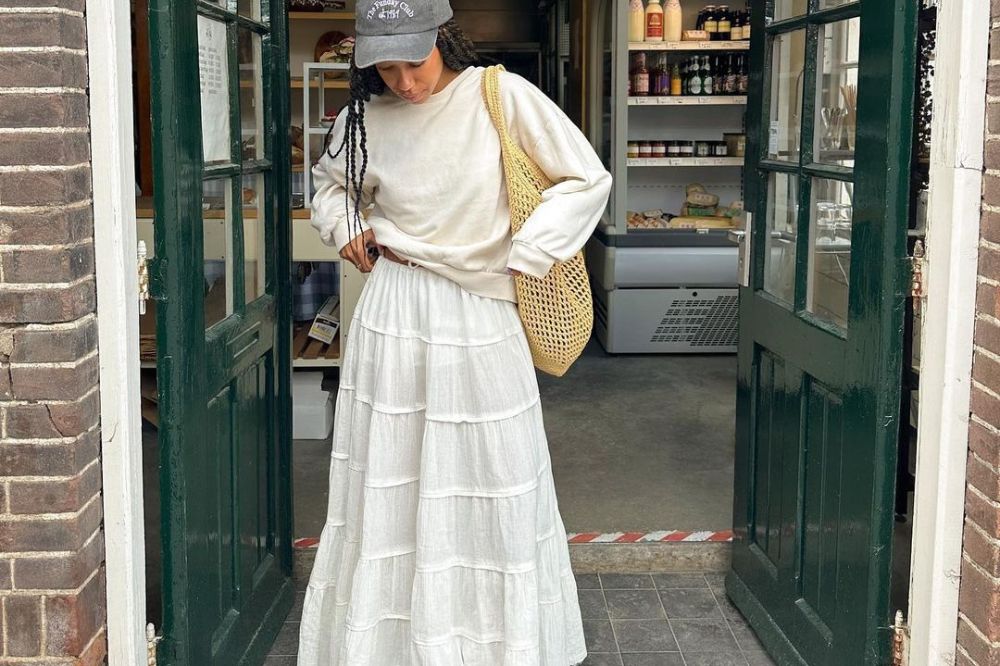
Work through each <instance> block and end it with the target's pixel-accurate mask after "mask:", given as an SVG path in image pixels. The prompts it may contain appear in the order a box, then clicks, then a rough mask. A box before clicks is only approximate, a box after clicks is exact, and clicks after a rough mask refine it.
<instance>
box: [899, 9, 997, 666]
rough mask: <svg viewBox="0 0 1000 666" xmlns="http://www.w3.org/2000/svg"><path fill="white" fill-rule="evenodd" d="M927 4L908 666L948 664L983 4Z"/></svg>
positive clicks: (973, 243)
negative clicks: (926, 136) (925, 173)
mask: <svg viewBox="0 0 1000 666" xmlns="http://www.w3.org/2000/svg"><path fill="white" fill-rule="evenodd" d="M938 5H939V7H938V26H937V54H936V56H935V72H934V84H933V85H934V92H933V95H934V119H933V125H932V142H931V151H932V152H931V166H930V199H929V202H928V228H927V253H928V254H927V279H926V290H927V301H926V307H925V309H924V312H925V316H924V317H923V329H922V337H921V343H920V346H921V349H922V350H923V353H922V354H921V362H920V405H919V409H918V424H917V438H918V441H917V472H916V491H915V494H914V498H915V505H914V517H913V548H912V554H911V567H912V568H911V572H910V609H909V624H910V653H909V658H910V663H911V664H914V665H915V666H922V665H923V664H935V665H937V664H953V663H954V662H955V647H956V642H957V631H958V586H959V577H960V574H961V564H962V531H963V522H964V517H965V484H966V469H965V468H966V456H967V455H968V440H969V395H970V386H971V383H972V377H971V375H972V348H973V333H974V328H975V318H976V276H977V270H978V254H979V220H980V215H981V205H982V194H981V193H982V189H981V188H982V175H983V136H984V123H985V115H986V68H987V57H988V56H987V54H988V52H989V36H990V21H989V14H990V3H988V2H984V0H945V1H943V2H939V3H938ZM931 352H933V353H931ZM903 425H904V427H905V425H906V424H903Z"/></svg>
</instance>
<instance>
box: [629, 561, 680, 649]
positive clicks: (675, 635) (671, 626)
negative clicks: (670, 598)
mask: <svg viewBox="0 0 1000 666" xmlns="http://www.w3.org/2000/svg"><path fill="white" fill-rule="evenodd" d="M650 578H652V576H650ZM653 586H654V587H656V580H655V579H653ZM656 600H657V601H659V602H660V608H661V609H662V610H663V619H665V620H666V621H667V629H669V630H670V635H671V636H673V638H674V645H676V646H677V654H679V655H680V656H681V664H682V666H687V658H686V657H685V656H684V650H682V649H681V644H680V641H678V640H677V633H676V632H675V631H674V623H673V622H672V621H671V620H670V616H669V615H668V614H667V607H666V606H664V605H663V597H662V596H660V588H659V587H656ZM622 661H624V660H622Z"/></svg>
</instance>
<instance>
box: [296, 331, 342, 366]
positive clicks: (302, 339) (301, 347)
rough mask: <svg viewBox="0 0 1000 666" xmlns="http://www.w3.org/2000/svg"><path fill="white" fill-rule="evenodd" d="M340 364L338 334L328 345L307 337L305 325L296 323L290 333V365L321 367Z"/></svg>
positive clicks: (307, 332)
mask: <svg viewBox="0 0 1000 666" xmlns="http://www.w3.org/2000/svg"><path fill="white" fill-rule="evenodd" d="M339 365H340V335H339V334H338V335H337V337H336V338H335V339H334V341H333V342H332V343H330V344H329V345H325V344H323V343H322V342H320V341H319V340H313V339H312V338H310V337H309V327H308V326H307V325H304V324H303V325H301V326H299V325H296V327H295V329H294V331H293V334H292V366H293V367H296V368H323V367H335V366H339Z"/></svg>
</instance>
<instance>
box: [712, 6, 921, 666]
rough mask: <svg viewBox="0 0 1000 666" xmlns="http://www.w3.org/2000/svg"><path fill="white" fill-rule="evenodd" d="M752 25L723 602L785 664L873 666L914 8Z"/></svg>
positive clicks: (884, 625)
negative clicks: (746, 234)
mask: <svg viewBox="0 0 1000 666" xmlns="http://www.w3.org/2000/svg"><path fill="white" fill-rule="evenodd" d="M753 21H754V28H755V29H754V30H753V31H752V34H753V35H754V39H753V43H752V45H751V63H752V67H751V72H752V74H751V91H750V93H751V94H750V98H749V103H748V115H747V129H748V146H747V164H746V173H747V182H746V188H745V189H746V201H747V210H748V211H750V212H752V213H753V214H754V218H756V219H757V220H759V221H760V223H759V224H756V225H754V228H753V229H752V239H751V241H752V245H751V248H752V249H751V259H750V265H751V278H750V284H749V286H748V287H746V288H744V289H742V290H741V295H740V352H739V354H740V358H739V360H740V370H739V388H738V402H737V456H736V493H735V511H734V516H735V532H736V535H737V540H736V543H735V545H734V552H733V568H732V572H731V573H730V575H729V576H728V577H727V590H728V592H729V594H730V596H731V597H732V598H733V600H734V602H735V603H736V604H737V606H739V608H740V609H741V610H742V611H743V612H744V613H745V614H746V615H747V617H748V619H749V621H750V623H751V624H752V625H753V627H754V628H755V629H756V630H757V631H758V633H759V634H760V636H761V638H762V640H763V642H764V643H765V645H766V647H767V648H768V649H769V651H771V652H772V653H773V655H774V656H775V657H776V658H777V659H778V662H779V663H782V664H786V663H787V664H808V665H809V666H842V665H844V664H852V665H854V664H859V665H860V664H872V665H874V664H882V663H885V661H886V657H887V654H888V650H889V647H890V641H889V638H890V637H889V629H888V627H889V626H890V624H891V620H890V608H889V566H890V561H891V533H892V523H893V490H894V482H895V469H896V464H895V461H896V448H895V447H896V432H897V427H898V426H897V420H898V405H899V386H900V377H901V374H900V372H901V368H900V356H901V348H902V335H901V332H902V329H903V326H902V323H903V322H902V316H903V311H904V306H905V301H904V299H905V297H906V292H907V288H908V286H909V283H908V270H907V261H906V257H905V251H906V227H907V205H908V198H907V193H908V175H909V174H908V169H909V164H910V135H909V129H908V128H909V127H910V126H911V125H910V122H911V118H912V105H913V86H912V81H913V80H914V76H913V67H914V51H915V3H913V2H911V0H856V1H854V2H843V1H840V0H808V1H807V0H772V1H771V2H766V3H755V7H754V16H753ZM852 86H856V91H855V90H854V88H852ZM855 98H856V108H852V105H851V103H850V102H851V101H852V100H853V99H855Z"/></svg>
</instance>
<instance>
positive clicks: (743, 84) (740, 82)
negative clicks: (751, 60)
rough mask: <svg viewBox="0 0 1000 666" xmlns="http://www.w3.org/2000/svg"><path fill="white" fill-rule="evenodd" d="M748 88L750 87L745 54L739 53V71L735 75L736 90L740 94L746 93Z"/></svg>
mask: <svg viewBox="0 0 1000 666" xmlns="http://www.w3.org/2000/svg"><path fill="white" fill-rule="evenodd" d="M749 89H750V70H749V69H748V67H747V59H746V56H744V55H740V60H739V73H738V74H737V76H736V92H737V93H738V94H740V95H746V94H747V90H749Z"/></svg>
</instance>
